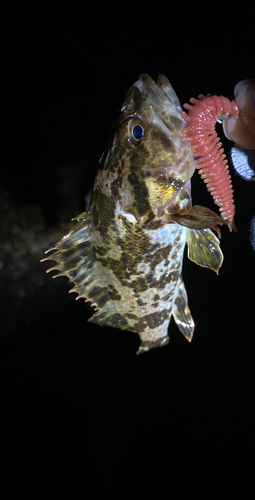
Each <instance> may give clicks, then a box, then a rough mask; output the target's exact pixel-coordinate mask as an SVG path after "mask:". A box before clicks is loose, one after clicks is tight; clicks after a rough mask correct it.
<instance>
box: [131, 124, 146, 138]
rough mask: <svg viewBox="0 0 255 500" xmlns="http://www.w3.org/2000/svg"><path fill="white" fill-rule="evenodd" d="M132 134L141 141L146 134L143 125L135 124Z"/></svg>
mask: <svg viewBox="0 0 255 500" xmlns="http://www.w3.org/2000/svg"><path fill="white" fill-rule="evenodd" d="M132 134H133V136H134V138H135V139H136V140H137V141H140V140H141V138H142V137H143V134H144V129H143V127H142V125H135V126H134V127H133V130H132Z"/></svg>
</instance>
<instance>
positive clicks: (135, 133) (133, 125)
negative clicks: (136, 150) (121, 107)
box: [128, 119, 144, 146]
mask: <svg viewBox="0 0 255 500" xmlns="http://www.w3.org/2000/svg"><path fill="white" fill-rule="evenodd" d="M137 121H138V120H137V119H133V120H130V122H129V134H128V135H129V140H130V142H131V144H133V146H136V145H137V144H139V142H140V141H141V139H142V138H143V136H144V127H143V125H142V124H141V123H139V122H138V123H137Z"/></svg>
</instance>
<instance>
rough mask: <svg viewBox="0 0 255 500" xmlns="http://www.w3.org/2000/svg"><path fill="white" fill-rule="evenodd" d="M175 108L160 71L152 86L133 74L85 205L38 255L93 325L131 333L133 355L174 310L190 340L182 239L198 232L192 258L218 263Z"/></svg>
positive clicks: (158, 335)
mask: <svg viewBox="0 0 255 500" xmlns="http://www.w3.org/2000/svg"><path fill="white" fill-rule="evenodd" d="M181 111H182V108H181V106H180V103H179V100H178V98H177V96H176V94H175V92H174V91H173V89H172V87H171V85H170V83H169V81H168V79H167V78H166V77H164V76H163V75H160V76H159V78H158V82H157V83H155V82H154V81H153V80H152V79H151V78H150V77H149V76H148V75H146V74H143V75H141V76H140V78H139V80H138V81H137V82H136V83H135V84H134V85H133V86H132V87H131V88H130V90H129V91H128V93H127V95H126V99H125V102H124V104H123V106H122V108H121V111H120V113H119V117H118V120H117V123H116V125H115V129H114V132H113V137H112V139H111V141H110V143H109V145H108V148H107V150H106V152H105V153H104V154H103V155H102V157H101V160H100V163H99V167H98V171H97V175H96V179H95V182H94V187H93V191H92V197H91V202H90V207H89V210H88V211H87V212H86V213H84V214H81V215H80V216H78V217H77V220H78V223H77V224H76V225H75V226H74V227H73V228H72V230H71V231H70V232H69V233H68V234H67V235H66V236H65V237H64V238H63V239H62V240H61V241H60V242H58V243H57V244H56V245H55V246H54V247H53V248H51V249H49V250H48V251H53V253H52V254H51V255H50V256H49V257H46V259H45V260H50V259H52V260H55V261H56V263H57V264H56V265H55V266H54V267H52V268H51V269H49V271H50V270H52V269H54V270H58V271H60V272H59V274H58V275H57V276H59V275H64V276H68V277H69V279H70V281H72V282H74V284H75V286H74V288H73V289H72V290H71V291H73V292H76V293H78V297H77V298H80V297H84V298H85V299H86V300H87V301H90V302H91V303H92V305H94V306H95V309H96V311H95V313H94V315H93V317H92V318H91V321H93V322H95V323H99V324H101V325H108V326H113V327H116V328H120V329H126V330H130V331H133V332H137V333H138V334H139V336H140V339H141V346H140V349H139V352H144V351H146V350H149V349H150V348H152V347H157V346H160V345H165V344H167V343H168V340H169V339H168V326H169V322H170V319H171V316H172V314H173V316H174V319H175V321H176V323H177V325H178V327H179V329H180V330H181V332H182V333H183V334H184V336H185V337H186V338H187V339H188V340H189V341H190V340H191V339H192V335H193V331H194V323H193V320H192V317H191V314H190V310H189V308H188V304H187V294H186V291H185V287H184V284H183V281H182V277H181V269H182V260H183V252H184V247H185V244H186V242H187V240H188V241H196V242H197V239H198V238H200V236H201V234H202V236H203V241H204V248H206V251H207V252H209V253H208V255H206V257H205V256H204V254H203V256H202V257H203V259H202V258H201V259H200V256H199V252H200V250H199V249H200V247H201V248H202V246H201V245H199V244H198V245H197V247H196V248H198V250H197V253H196V254H195V252H194V251H193V252H192V255H193V257H194V255H195V258H193V259H192V260H195V261H196V262H197V263H198V264H201V265H204V266H206V267H212V268H214V269H215V270H216V271H217V270H218V268H219V267H220V265H221V262H222V254H221V251H220V249H219V246H218V240H217V238H216V236H214V235H213V233H212V232H211V231H210V229H205V228H206V227H213V226H215V225H217V224H218V223H219V218H218V216H216V214H214V215H213V216H210V215H209V218H210V217H211V218H212V219H213V222H212V221H210V223H209V222H208V220H206V222H205V217H204V215H203V216H202V215H201V213H202V212H201V210H203V207H200V209H199V208H198V209H196V207H192V203H191V193H190V191H191V189H190V179H191V177H192V175H193V173H194V171H195V164H194V161H193V155H192V151H191V148H190V144H189V143H188V142H187V141H183V139H182V137H181V136H180V135H179V131H180V130H181V129H182V128H183V127H184V126H185V123H186V122H185V121H184V120H183V118H182V117H181ZM136 126H137V128H136V129H134V127H136ZM137 131H138V137H137ZM141 131H142V132H143V135H141V134H140V135H141V137H140V135H139V133H140V132H141ZM194 209H195V210H194ZM196 210H197V211H196ZM204 210H206V209H204ZM193 211H194V212H195V214H196V213H197V214H198V216H196V215H195V216H196V225H194V224H195V223H194V222H193V221H194V220H195V218H194V216H193ZM208 212H210V211H208ZM187 214H191V215H192V217H191V215H190V216H189V219H188V216H187ZM203 214H204V212H203ZM175 216H176V218H177V219H178V222H176V221H175V220H174V218H175ZM185 217H186V218H185ZM182 218H183V219H182ZM191 218H192V222H191V223H190V219H191ZM203 220H204V222H203ZM197 221H198V222H197ZM200 221H201V222H200ZM192 224H193V225H192ZM186 226H187V227H189V228H192V227H194V228H195V229H187V227H186ZM198 228H200V229H201V231H202V233H201V231H200V232H199V231H198V230H197V229H198ZM192 231H194V233H196V238H194V237H193V236H192ZM189 232H190V238H188V237H187V236H188V234H189ZM192 238H193V239H192ZM208 238H209V239H210V243H209V244H210V248H209V244H208V245H207V240H208ZM192 244H193V243H192ZM207 247H208V248H209V250H208V248H207ZM192 248H193V247H192ZM201 252H202V250H201ZM197 254H198V255H197ZM212 258H213V259H214V264H211V260H212ZM200 260H201V262H200Z"/></svg>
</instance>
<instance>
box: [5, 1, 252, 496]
mask: <svg viewBox="0 0 255 500" xmlns="http://www.w3.org/2000/svg"><path fill="white" fill-rule="evenodd" d="M85 5H86V4H82V7H81V8H80V9H79V8H78V7H77V8H75V7H74V6H72V5H70V6H69V7H63V5H62V4H61V3H56V4H54V6H52V7H50V8H46V7H45V6H44V4H40V3H36V6H34V7H33V8H31V6H30V7H29V8H28V7H27V8H26V7H25V6H24V5H23V4H22V6H21V7H19V8H18V9H17V7H14V6H12V4H11V3H10V4H9V7H8V10H7V9H6V11H5V13H4V15H3V20H4V28H5V29H4V33H5V36H4V49H5V50H4V54H3V58H2V61H1V66H2V71H1V75H2V78H1V80H2V83H3V90H2V101H3V115H2V116H3V118H2V122H3V133H2V134H3V135H2V148H1V152H2V162H1V164H2V167H1V185H0V204H1V221H0V227H1V250H0V266H1V283H0V293H1V340H0V342H1V345H0V347H1V391H3V392H2V396H1V409H0V414H1V418H2V419H3V420H2V425H1V440H2V443H1V453H2V454H3V460H4V467H1V474H2V478H1V489H2V498H10V494H11V493H13V492H15V493H17V492H18V493H19V494H21V493H27V494H28V493H31V494H32V495H33V498H45V495H47V498H53V497H54V498H58V496H60V495H62V494H67V495H69V496H70V498H80V497H81V495H82V496H85V495H86V494H87V493H88V492H89V491H90V489H91V487H92V488H93V490H92V491H93V496H92V497H91V498H95V497H97V496H99V497H100V495H103V494H106V493H107V494H108V493H110V494H111V496H112V495H113V494H114V493H115V492H117V493H118V497H119V498H121V499H122V498H130V497H132V498H135V497H136V495H139V496H140V498H143V497H144V498H145V497H146V498H163V497H165V495H167V498H169V499H172V498H173V499H181V498H184V497H185V498H186V497H187V495H193V496H194V495H196V498H203V499H208V498H212V499H214V498H220V497H224V498H230V497H232V495H233V494H234V493H235V494H236V493H238V494H240V495H242V497H243V498H246V496H247V494H246V492H249V497H251V495H252V493H251V489H250V488H251V487H252V486H253V481H252V479H253V475H254V465H255V456H254V445H255V430H254V418H255V414H254V376H255V373H254V371H255V370H254V358H255V332H254V307H255V302H254V271H255V253H254V251H253V250H252V248H251V245H250V242H249V224H250V221H251V219H252V217H253V215H254V213H255V201H254V194H255V185H254V183H248V182H245V181H244V180H242V179H241V178H240V177H238V176H237V175H235V173H234V171H233V169H231V173H232V174H233V175H232V177H233V184H234V189H235V203H236V209H237V214H236V223H237V226H238V232H237V233H232V234H231V233H229V232H228V229H227V228H223V230H222V240H221V246H222V250H223V253H224V263H223V267H222V268H221V270H220V273H219V276H217V275H216V274H215V273H213V272H212V271H210V270H206V269H202V268H200V267H198V266H196V265H195V264H193V263H191V262H190V261H188V260H187V258H186V257H185V261H184V271H183V274H184V281H185V284H186V287H187V290H188V294H189V305H190V308H191V311H192V314H193V317H194V320H195V323H196V330H195V336H194V340H193V342H192V344H188V343H187V342H186V341H185V339H184V338H183V337H182V335H181V334H180V333H179V331H178V329H177V327H176V326H175V324H174V322H173V321H172V322H171V325H170V333H171V335H170V337H171V340H170V343H169V345H168V346H167V347H165V348H163V349H155V350H152V351H150V352H149V353H148V354H145V355H143V356H138V357H136V356H135V352H136V350H137V349H138V345H139V339H138V336H136V335H134V334H132V333H130V332H122V331H118V330H114V329H111V328H98V327H97V326H96V325H93V324H90V323H87V322H86V320H87V319H88V317H89V316H90V315H91V310H90V309H89V306H87V305H85V304H84V302H83V301H78V302H76V301H75V300H74V298H75V297H74V295H68V293H67V291H68V290H69V288H70V284H69V283H68V281H67V279H65V278H59V279H58V280H54V281H52V280H51V278H50V276H49V275H46V274H45V270H46V269H47V267H48V265H47V263H44V264H40V263H39V260H40V259H41V258H42V257H43V253H44V251H45V250H46V249H47V248H48V247H49V246H51V245H52V244H53V243H55V242H56V241H58V239H60V237H61V236H62V235H63V234H64V233H65V232H67V230H68V229H69V227H71V225H72V223H70V222H69V221H70V219H71V218H72V217H74V216H75V215H77V214H79V213H80V212H82V211H84V208H85V195H86V194H87V193H88V191H89V190H90V188H91V186H92V183H93V179H94V175H95V170H96V166H97V163H98V160H99V158H100V156H101V153H102V151H103V149H104V147H105V146H106V143H107V139H108V132H109V129H110V127H111V125H112V123H113V121H114V119H115V113H116V110H117V108H118V107H119V106H120V105H121V103H122V102H123V99H124V95H125V93H126V91H127V90H128V88H129V87H130V85H131V84H132V83H133V82H134V81H135V80H136V79H137V77H138V75H139V74H140V73H142V72H146V73H148V74H150V76H152V77H153V78H154V79H156V78H157V75H158V74H159V73H163V74H165V75H166V76H168V78H169V79H170V81H171V83H172V85H173V87H174V89H175V90H176V92H177V94H178V96H179V98H180V101H181V102H182V103H184V102H187V100H188V99H189V98H190V97H191V96H195V97H196V96H197V95H198V94H199V93H204V94H206V93H207V92H211V93H212V94H223V95H225V96H227V97H229V98H233V89H234V86H235V84H236V83H237V82H238V81H240V80H242V79H245V78H249V77H251V76H254V66H255V64H254V62H255V59H254V43H253V36H252V32H251V28H250V25H252V23H251V21H249V19H250V13H249V12H243V13H242V14H240V13H239V12H238V13H237V12H234V11H231V12H228V13H226V14H224V12H222V11H221V10H218V9H217V6H215V5H214V6H213V8H212V7H210V6H208V5H206V6H205V4H201V6H199V5H198V6H196V5H192V6H189V4H187V9H186V8H185V6H183V5H182V6H180V7H178V5H177V6H173V4H171V3H162V4H160V3H157V4H153V6H152V7H148V6H147V7H146V5H145V4H144V3H142V2H140V3H139V2H137V3H135V2H133V3H126V2H125V3H118V2H116V3H103V4H101V3H100V2H99V3H96V4H94V7H92V6H91V5H90V6H88V7H87V8H86V7H85ZM222 140H223V142H224V146H225V149H226V152H227V154H229V152H230V148H231V145H232V143H231V142H230V141H228V140H226V139H224V137H222ZM193 199H194V203H199V204H201V205H206V206H208V207H210V208H212V209H215V210H217V209H216V208H215V207H214V206H213V202H212V200H211V199H210V196H209V194H208V193H207V191H206V188H205V186H204V184H203V183H202V181H201V179H200V178H199V177H198V175H197V174H196V175H194V179H193Z"/></svg>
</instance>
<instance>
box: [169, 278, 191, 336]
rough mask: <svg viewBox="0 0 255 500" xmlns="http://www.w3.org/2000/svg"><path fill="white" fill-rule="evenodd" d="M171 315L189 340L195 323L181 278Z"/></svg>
mask: <svg viewBox="0 0 255 500" xmlns="http://www.w3.org/2000/svg"><path fill="white" fill-rule="evenodd" d="M173 317H174V321H175V323H176V324H177V326H178V328H179V330H180V331H181V333H182V334H183V335H184V337H185V338H186V339H187V340H188V341H189V342H191V340H192V337H193V333H194V328H195V324H194V321H193V318H192V316H191V312H190V309H189V306H188V296H187V292H186V289H185V286H184V283H183V281H182V280H181V282H180V285H179V288H178V295H177V297H176V299H175V304H174V307H173Z"/></svg>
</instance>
